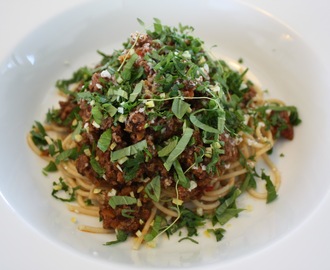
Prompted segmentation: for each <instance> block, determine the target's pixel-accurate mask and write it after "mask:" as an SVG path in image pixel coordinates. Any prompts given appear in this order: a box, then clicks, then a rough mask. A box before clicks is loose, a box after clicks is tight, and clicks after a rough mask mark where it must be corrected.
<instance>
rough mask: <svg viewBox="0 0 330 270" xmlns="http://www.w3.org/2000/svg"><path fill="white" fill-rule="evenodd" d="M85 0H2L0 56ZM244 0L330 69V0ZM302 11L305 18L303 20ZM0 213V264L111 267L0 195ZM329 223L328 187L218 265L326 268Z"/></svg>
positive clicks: (9, 266)
mask: <svg viewBox="0 0 330 270" xmlns="http://www.w3.org/2000/svg"><path fill="white" fill-rule="evenodd" d="M178 1H179V0H178ZM201 1H202V0H201ZM83 2H86V0H57V1H51V0H10V1H7V0H0V37H1V41H0V61H2V60H3V59H4V58H5V57H6V56H7V55H8V54H9V53H10V52H11V49H12V48H13V47H14V46H15V45H16V44H17V43H19V42H20V41H21V40H22V39H23V38H24V37H25V36H27V35H28V34H29V33H30V32H31V31H33V30H34V29H36V28H37V27H38V26H39V25H40V24H42V23H44V22H45V21H47V20H48V19H49V18H52V17H54V16H56V15H57V14H60V13H61V12H63V11H65V10H67V9H69V8H71V7H74V6H75V5H78V4H80V3H83ZM242 2H246V3H248V4H251V5H254V6H257V7H259V8H260V9H263V10H264V11H265V12H268V13H269V14H270V15H272V16H274V17H276V18H278V19H279V20H281V21H282V22H284V23H285V24H287V25H288V26H290V27H291V28H292V29H293V30H294V31H296V32H297V33H298V34H299V35H300V36H303V37H304V40H305V41H307V42H308V45H309V46H310V47H311V48H312V50H313V51H315V52H316V53H317V54H319V56H320V57H322V59H323V61H324V64H325V66H326V67H327V69H328V70H329V71H330V50H329V48H330V38H329V36H330V34H329V25H330V15H329V13H330V3H329V2H328V1H327V0H314V1H307V0H306V1H301V0H268V1H265V0H245V1H242ZM295 14H299V16H295ZM311 14H314V16H313V18H317V20H310V19H309V18H310V17H311V16H310V15H311ZM315 14H316V16H315ZM303 17H304V18H305V19H303V20H302V19H301V18H303ZM297 18H298V19H297ZM0 91H1V90H0ZM329 150H330V149H329ZM325 177H329V176H325ZM329 180H330V179H329ZM0 181H1V179H0ZM0 215H1V219H0V220H1V221H0V223H1V225H0V226H1V227H0V228H1V229H0V269H3V270H8V269H14V270H17V269H24V268H27V269H34V270H38V269H48V270H52V269H63V270H65V269H81V270H84V269H89V270H90V269H100V270H102V269H109V268H108V267H107V266H106V265H104V264H99V263H97V262H95V261H91V260H89V259H85V258H81V257H80V256H78V255H76V254H71V253H67V252H66V251H64V250H63V249H61V247H59V246H56V245H55V244H53V243H52V242H50V241H49V240H47V239H45V238H43V237H42V236H41V235H40V234H39V233H38V232H37V231H35V230H34V229H33V228H31V227H29V226H28V225H26V223H25V222H24V221H23V220H21V219H20V218H19V217H18V216H17V215H16V214H15V211H14V210H13V209H11V208H10V207H9V206H8V204H7V203H6V202H5V200H4V199H3V198H2V197H1V196H0ZM329 228H330V195H329V193H328V196H327V197H326V198H325V199H324V200H323V202H322V203H321V204H320V206H319V207H318V209H316V210H315V211H314V213H312V214H311V215H310V217H309V219H308V220H306V221H305V222H304V223H303V224H301V226H300V227H299V228H297V229H296V230H295V231H293V232H292V233H291V234H290V235H289V236H287V237H285V238H284V239H281V240H280V241H278V242H277V243H275V244H274V245H272V246H271V247H269V248H267V249H266V250H263V251H260V252H259V253H257V254H254V255H252V256H249V257H247V258H244V259H242V260H240V261H238V262H237V263H234V264H231V265H228V266H226V267H224V268H221V269H228V270H235V269H246V270H248V269H267V270H272V269H274V270H275V269H276V270H278V269H300V270H305V269H317V270H323V269H324V270H326V269H330V260H329V255H330V232H329ZM78 265H79V268H78Z"/></svg>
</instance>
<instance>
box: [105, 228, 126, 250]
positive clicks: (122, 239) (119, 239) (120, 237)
mask: <svg viewBox="0 0 330 270" xmlns="http://www.w3.org/2000/svg"><path fill="white" fill-rule="evenodd" d="M116 237H117V240H115V241H110V242H106V243H105V244H104V245H105V246H111V245H114V244H118V243H122V242H125V241H126V240H127V238H128V233H126V232H124V231H123V230H118V231H117V233H116Z"/></svg>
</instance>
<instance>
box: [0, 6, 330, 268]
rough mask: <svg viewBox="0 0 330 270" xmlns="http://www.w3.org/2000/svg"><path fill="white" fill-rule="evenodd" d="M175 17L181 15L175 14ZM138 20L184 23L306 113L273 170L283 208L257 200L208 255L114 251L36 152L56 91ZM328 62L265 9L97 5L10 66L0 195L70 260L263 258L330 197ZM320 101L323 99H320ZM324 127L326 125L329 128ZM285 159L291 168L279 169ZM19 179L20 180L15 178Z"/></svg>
mask: <svg viewBox="0 0 330 270" xmlns="http://www.w3.org/2000/svg"><path fill="white" fill-rule="evenodd" d="M174 7H175V8H174ZM136 18H140V19H142V20H143V21H145V22H146V25H148V24H152V22H153V20H152V18H159V19H160V20H161V21H162V22H163V23H164V24H168V25H172V26H177V25H178V23H179V22H181V23H183V24H186V25H191V26H193V27H194V28H195V35H196V36H199V37H201V39H203V40H204V41H205V45H206V48H211V47H212V46H213V45H217V47H215V48H212V49H211V50H212V52H213V54H214V55H216V56H217V57H222V58H224V59H226V60H227V61H229V62H231V63H233V64H235V63H236V62H237V60H238V59H239V58H243V59H244V65H245V66H247V67H249V69H250V76H251V77H253V78H255V80H256V82H257V83H258V84H260V85H261V87H262V88H264V89H268V90H269V92H270V96H271V97H277V98H280V99H282V100H284V101H285V102H286V103H288V104H292V105H295V106H297V107H298V109H299V111H300V114H301V118H302V120H303V123H302V125H301V126H299V127H298V128H297V129H296V135H295V136H296V137H295V139H294V141H293V142H290V143H289V142H280V143H279V144H278V146H277V147H276V149H275V151H274V153H273V156H272V158H273V159H274V161H275V162H276V164H277V165H278V167H279V169H280V171H281V175H282V186H281V189H280V191H279V198H278V200H276V201H275V202H273V203H272V204H269V205H266V204H265V202H263V201H256V200H253V199H251V198H249V197H248V196H244V197H243V198H242V199H240V202H239V203H240V205H241V206H242V207H244V206H248V208H249V209H252V211H245V212H243V213H241V214H240V217H239V218H238V219H235V220H233V221H231V222H230V224H229V225H227V226H226V230H227V232H226V234H225V237H224V239H223V240H222V241H221V242H218V243H217V242H215V240H214V239H213V238H207V237H205V235H204V234H203V232H201V233H200V237H199V238H198V241H199V244H198V245H196V244H193V243H191V242H180V243H178V242H177V238H175V237H173V238H171V239H170V240H168V241H167V240H165V239H162V240H161V241H160V243H159V245H158V247H157V248H154V249H151V248H146V247H143V248H141V250H139V251H132V249H131V243H130V242H127V243H124V244H120V245H115V246H111V247H110V246H103V243H104V242H106V241H109V238H108V236H104V235H94V234H86V233H82V232H80V231H78V230H77V228H76V224H74V223H72V222H71V221H70V219H71V217H73V216H75V217H77V220H78V223H95V222H97V221H95V220H93V219H90V218H85V217H82V216H77V215H74V214H72V213H70V212H68V211H67V210H66V207H65V205H64V204H63V203H61V202H58V201H56V200H54V199H53V198H52V197H51V195H50V193H51V184H52V181H54V180H57V179H56V178H55V177H53V176H51V175H50V176H48V177H45V176H44V175H42V173H41V168H42V167H44V165H45V163H43V162H42V161H41V160H40V159H39V158H38V157H36V156H35V155H34V154H33V153H32V152H31V150H30V149H29V148H28V146H27V144H26V134H27V133H28V132H29V130H30V128H31V126H32V124H33V122H34V120H38V121H43V120H44V115H45V113H46V112H47V109H48V108H49V107H51V106H53V105H55V104H56V101H57V96H56V89H55V87H54V85H55V82H56V80H57V79H61V78H66V77H69V76H70V75H71V74H72V72H73V71H75V70H76V69H77V68H79V67H80V66H83V65H94V64H96V63H97V62H98V60H99V59H100V57H99V56H98V55H97V53H96V50H98V49H99V50H101V51H104V52H107V53H111V51H112V50H113V49H118V48H121V44H122V43H123V42H124V41H126V39H127V38H128V37H129V35H130V34H131V33H132V32H135V31H136V30H139V31H143V29H142V28H141V26H140V25H139V24H138V22H137V20H136ZM321 66H322V65H321V64H320V60H319V59H318V58H317V57H316V56H315V55H314V54H313V52H312V51H311V50H310V49H309V48H308V46H306V45H305V43H304V40H303V39H302V38H301V37H299V36H298V35H296V34H295V33H294V32H293V31H292V30H291V29H290V28H288V27H286V26H285V25H282V24H281V23H280V22H278V21H276V20H275V19H274V18H272V17H271V16H269V15H268V14H266V13H263V12H261V11H259V10H257V9H253V8H251V7H248V6H246V5H244V4H242V3H239V2H235V1H229V0H223V1H188V0H184V1H173V0H167V1H156V2H151V1H150V2H149V1H147V0H142V1H141V0H140V1H133V0H132V1H124V0H122V1H121V0H118V1H93V2H91V3H88V4H84V5H82V6H80V7H78V8H75V9H72V10H70V11H68V12H66V13H64V14H62V15H60V16H58V17H56V18H54V19H52V20H51V21H49V22H48V23H47V24H45V25H42V26H41V27H40V28H38V29H37V30H36V31H35V32H33V33H31V34H30V35H29V36H28V37H27V38H26V39H24V40H23V41H22V42H21V43H20V44H19V45H18V46H17V47H16V48H15V49H14V50H13V52H12V54H11V55H10V57H8V59H7V60H6V61H5V62H3V63H2V64H1V66H0V89H1V92H0V97H1V98H0V108H1V114H0V117H1V123H2V125H3V126H4V127H3V130H4V131H5V133H3V132H2V133H1V135H0V136H1V139H0V149H1V157H0V158H1V160H0V164H1V165H0V166H1V170H0V179H1V181H0V191H1V195H2V196H3V197H4V198H5V200H6V201H7V202H8V204H9V206H10V207H12V208H13V209H14V211H16V213H17V214H18V215H20V216H21V217H22V219H23V220H24V221H25V222H27V223H28V224H29V225H31V226H32V227H34V228H35V229H36V230H37V231H39V232H40V233H41V234H42V235H44V237H46V238H48V239H50V240H51V241H53V242H54V243H56V244H57V245H59V246H62V247H63V248H64V249H67V250H68V251H69V252H75V253H78V254H81V255H82V256H89V257H91V258H94V259H95V260H102V261H103V262H105V263H108V264H109V266H122V267H127V268H128V267H132V268H144V269H145V268H148V267H151V268H153V267H155V268H156V267H157V268H181V267H188V268H202V267H205V266H207V267H209V269H211V268H218V267H220V266H221V265H222V264H228V263H230V262H231V261H233V260H239V259H241V258H243V257H244V256H247V255H250V254H252V253H255V252H258V251H259V250H261V249H264V248H267V247H268V246H270V245H272V244H274V243H275V242H276V241H279V240H280V239H282V238H283V237H285V236H286V235H288V234H290V233H291V232H292V231H293V230H295V229H296V228H297V227H298V226H300V225H301V224H302V223H303V222H304V221H305V220H306V219H307V218H308V217H309V215H310V214H311V213H312V212H313V211H314V210H315V209H316V207H317V206H318V205H319V203H320V202H321V200H322V198H323V197H324V196H325V194H326V192H327V190H328V189H329V185H330V182H329V181H327V179H326V178H325V177H324V176H325V174H326V171H327V170H328V168H327V166H328V164H327V163H326V159H324V158H319V157H324V156H326V155H327V150H328V149H329V140H328V139H327V137H326V136H327V133H328V132H329V130H328V129H326V128H325V127H324V122H323V121H324V119H326V118H327V117H329V116H330V115H329V110H328V109H327V104H326V103H327V100H326V98H324V97H326V96H329V95H328V94H327V93H326V89H327V88H328V86H329V83H328V81H327V76H326V74H325V72H324V70H323V69H322V68H321ZM316 89H317V93H316ZM320 115H322V119H321V118H320ZM281 153H284V155H285V156H284V157H279V156H280V154H281ZM9 168H11V169H9Z"/></svg>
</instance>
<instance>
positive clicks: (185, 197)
mask: <svg viewBox="0 0 330 270" xmlns="http://www.w3.org/2000/svg"><path fill="white" fill-rule="evenodd" d="M194 42H196V41H194ZM191 43H192V41H191V40H190V39H186V40H185V41H184V43H183V44H182V45H181V46H188V47H187V48H189V46H191ZM175 44H176V41H175V40H171V39H169V40H168V42H167V43H166V42H165V45H160V41H159V40H155V39H153V38H151V37H150V36H149V35H137V34H133V35H132V37H131V41H130V44H129V46H130V47H134V53H135V54H132V53H129V52H130V51H129V49H127V50H126V51H124V53H123V54H121V55H119V56H118V57H117V59H113V60H111V61H113V63H117V66H119V67H117V69H118V70H119V69H122V70H123V75H122V77H123V78H121V77H120V78H119V77H118V76H117V75H116V74H110V72H109V71H108V70H106V69H105V68H103V69H101V68H100V69H99V70H98V71H96V72H95V73H94V74H93V75H91V78H90V83H89V85H88V86H87V90H88V91H89V93H90V95H91V96H93V97H97V98H99V101H98V102H99V103H100V104H101V105H100V107H99V108H102V110H103V111H102V110H101V109H99V110H101V112H104V110H107V109H109V110H110V109H111V107H102V106H103V103H102V102H103V101H102V98H103V95H107V94H109V93H107V91H108V90H106V91H105V88H107V87H108V86H107V85H109V84H111V85H113V86H115V87H117V88H116V89H117V90H116V91H118V97H117V99H113V102H117V100H118V99H119V98H121V96H120V95H122V96H123V97H125V95H124V94H125V93H122V94H120V92H119V91H120V90H121V88H118V85H119V84H120V83H121V82H120V80H124V79H126V80H128V79H130V80H133V78H134V76H135V77H138V76H139V78H140V79H139V80H140V81H141V82H142V85H141V86H140V87H141V88H142V90H141V93H140V94H139V98H141V97H142V98H144V99H145V100H148V99H155V98H156V99H157V98H160V95H161V93H160V92H159V89H162V91H164V92H163V93H169V95H168V96H169V98H168V99H165V100H164V102H163V103H162V107H159V104H158V103H157V100H155V101H153V100H151V101H152V102H153V103H152V104H151V105H148V104H147V103H141V102H140V103H139V102H138V99H139V98H137V99H135V100H134V99H133V101H132V104H134V106H132V107H120V106H122V105H121V104H124V103H120V104H119V105H116V106H117V108H116V110H117V112H116V111H115V113H111V111H110V113H109V114H110V115H109V114H108V115H107V117H102V118H101V122H98V123H96V120H95V119H97V118H96V116H95V115H94V114H95V112H93V111H92V108H93V106H94V107H95V104H93V103H92V102H91V101H90V100H89V99H84V98H81V99H74V98H69V100H68V101H61V102H60V110H59V117H60V119H61V120H62V121H63V123H64V122H65V121H67V120H68V119H69V117H70V115H71V114H75V115H76V116H79V118H78V120H79V121H81V123H82V128H83V131H84V132H82V133H81V139H80V141H78V142H77V145H78V152H79V153H80V154H79V156H78V157H77V159H76V161H75V163H76V167H77V171H78V172H79V173H80V174H81V175H83V176H86V177H87V178H88V179H90V181H91V183H92V184H93V185H95V187H100V188H102V189H103V190H105V198H104V204H103V205H101V206H100V218H101V220H102V221H103V226H104V228H107V229H118V230H123V231H125V232H129V233H135V232H136V231H137V230H141V229H142V228H143V226H144V223H145V222H146V221H147V219H148V218H149V216H150V211H151V209H152V207H153V202H152V199H151V198H149V196H148V195H147V193H146V191H145V186H146V185H147V183H149V182H150V180H151V179H152V178H154V177H155V175H159V176H160V179H161V180H160V182H161V188H162V190H164V191H166V192H167V193H169V194H173V196H174V195H175V192H176V191H175V185H176V180H175V170H174V169H173V167H172V169H170V170H167V169H166V168H165V166H164V162H165V160H166V158H164V157H159V156H158V151H159V148H160V145H161V146H162V147H164V146H166V144H165V142H168V140H171V139H173V138H177V140H180V139H181V138H182V136H184V129H183V125H184V124H185V121H184V120H183V118H181V117H176V116H175V113H171V111H172V107H171V106H172V103H173V95H174V94H173V95H172V94H171V91H177V92H179V93H181V95H182V97H184V98H185V102H186V104H188V105H189V106H190V111H192V112H198V111H203V110H205V108H207V106H215V105H214V104H212V105H207V104H206V101H207V100H202V98H201V97H203V96H205V95H208V97H212V96H211V95H209V94H207V92H202V90H201V89H203V88H202V87H203V82H205V81H206V80H210V83H214V82H213V81H212V78H211V77H212V76H215V74H213V75H212V76H211V74H208V72H211V71H209V70H208V67H206V66H205V65H204V67H203V70H204V71H203V73H200V74H199V75H198V76H197V78H195V79H192V78H180V76H178V74H179V75H180V72H181V71H180V70H179V72H178V71H176V69H180V65H181V64H182V63H185V61H186V60H182V59H191V58H192V56H191V54H190V53H189V51H188V49H187V52H185V55H184V56H182V57H183V58H182V59H181V61H183V62H182V63H181V64H180V63H176V66H174V67H171V69H170V68H169V70H168V72H167V73H164V74H163V75H159V74H162V68H163V67H158V66H155V67H153V66H152V65H151V64H150V62H151V60H152V59H153V58H155V59H157V58H160V57H161V56H162V55H166V54H167V53H168V49H167V46H168V48H169V47H170V46H175ZM129 46H128V47H129ZM162 46H163V47H162ZM196 46H197V45H196ZM131 50H132V49H131ZM155 51H157V52H158V54H153V52H155ZM199 53H200V54H202V53H204V52H203V51H200V52H199ZM174 54H175V53H174ZM134 55H135V57H136V58H135V61H134V62H133V63H130V64H131V66H132V70H133V71H134V72H133V71H132V72H131V73H126V74H124V71H125V67H122V65H123V64H124V63H126V62H127V63H129V62H130V60H131V59H133V57H134ZM196 55H197V54H196ZM194 57H197V56H194ZM203 57H204V56H203ZM150 59H151V60H150ZM133 60H134V59H133ZM199 61H205V59H204V58H200V60H199ZM163 65H164V68H165V66H166V65H169V62H164V63H163ZM101 66H102V65H101V64H100V65H99V67H101ZM213 69H215V67H213ZM175 72H177V73H175ZM202 75H203V76H202ZM124 76H125V77H124ZM171 80H172V82H171V83H172V84H171V87H169V88H166V87H167V83H168V82H170V81H171ZM137 82H138V81H135V82H134V85H136V84H137ZM84 87H85V88H86V86H84V85H83V83H81V84H80V85H79V86H78V88H77V89H78V90H77V91H82V92H83V89H84ZM175 87H177V88H178V89H179V91H178V90H177V89H176V88H175ZM207 91H209V90H207ZM205 93H206V94H205ZM239 94H240V93H239V92H237V93H236V95H239ZM256 94H257V92H256V90H255V89H254V88H253V87H250V88H248V89H247V91H245V92H243V94H242V95H241V97H240V98H241V103H240V108H241V109H242V110H244V109H245V108H246V107H247V106H248V104H249V102H250V101H251V100H252V99H253V98H254V97H255V96H256ZM129 98H130V97H126V99H129ZM200 98H201V99H200ZM124 100H125V98H124ZM151 101H150V102H151ZM123 106H124V105H123ZM104 108H106V109H104ZM96 109H97V108H96ZM124 112H127V114H126V115H125V117H124V115H123V114H124ZM93 113H94V114H93ZM121 114H122V115H121ZM121 117H124V118H123V119H121ZM278 117H279V118H280V119H281V120H282V122H284V123H285V124H286V128H284V129H282V130H280V135H281V136H283V137H285V138H288V139H290V140H291V139H293V127H292V124H291V123H290V118H289V114H288V113H287V112H285V111H284V112H280V113H279V114H278ZM216 118H217V116H215V119H216ZM213 120H214V119H209V120H207V121H210V123H212V121H213ZM69 122H70V121H69ZM65 125H66V126H67V127H69V128H70V129H72V128H71V125H72V121H71V122H70V123H66V124H65ZM213 125H214V124H213ZM282 127H283V125H282ZM279 129H280V126H279V125H274V126H272V127H271V130H272V132H273V134H276V133H277V132H279ZM106 130H110V132H111V145H109V146H108V148H107V150H105V151H101V150H100V149H99V148H98V147H96V146H97V144H98V142H99V140H100V137H101V135H102V133H103V132H104V131H106ZM231 133H235V132H234V131H230V132H227V131H223V132H222V134H220V135H219V134H218V135H217V136H218V138H216V141H218V144H219V147H220V148H221V152H219V153H221V154H219V156H218V159H217V160H216V162H213V161H212V157H211V156H207V155H205V151H206V148H207V146H208V147H209V146H210V144H208V145H207V144H205V142H204V141H205V140H206V138H205V137H204V136H205V134H204V133H203V132H202V131H201V129H199V128H194V129H193V134H192V140H193V143H190V144H188V145H187V146H186V147H185V149H184V150H183V151H182V153H181V154H180V155H179V157H178V161H179V163H180V165H181V167H182V170H183V171H184V172H185V176H186V177H187V179H189V180H190V181H194V182H195V183H196V187H194V188H193V189H189V188H185V187H183V186H180V185H179V186H178V187H177V193H178V199H179V200H182V201H190V200H194V199H199V198H200V197H201V196H203V193H204V191H205V190H212V186H211V180H212V178H214V177H217V176H219V175H221V174H222V173H223V171H224V166H225V165H226V164H230V163H232V162H235V161H237V160H238V158H239V150H238V144H239V142H238V140H237V139H236V135H235V134H231ZM211 137H212V136H211ZM213 138H214V136H213ZM144 141H145V143H146V146H147V148H146V149H145V150H144V152H143V162H139V163H138V164H137V165H136V167H134V166H133V165H132V168H131V169H127V170H126V169H125V166H124V165H125V163H124V162H127V161H122V160H111V153H112V152H114V151H117V150H121V149H124V148H127V147H129V146H132V145H135V144H137V143H141V142H144ZM86 145H88V146H90V152H91V153H92V155H93V156H94V158H95V160H96V161H97V162H98V164H99V165H100V167H101V168H102V170H103V171H102V175H100V173H98V172H96V171H95V169H94V168H93V166H92V165H91V153H89V154H88V153H86V152H85V151H84V149H85V148H86ZM196 157H201V158H202V159H201V161H200V162H199V163H198V164H196ZM128 159H131V156H128ZM136 162H137V161H136ZM210 162H213V163H212V166H211V168H210V167H208V165H209V164H210ZM132 171H134V175H133V176H130V178H128V173H132ZM109 194H112V195H109ZM113 194H116V196H133V197H134V198H136V199H137V201H138V204H134V205H118V206H117V207H116V208H113V207H111V206H110V205H109V203H108V201H109V199H110V198H111V196H113ZM123 213H127V214H126V215H125V214H123Z"/></svg>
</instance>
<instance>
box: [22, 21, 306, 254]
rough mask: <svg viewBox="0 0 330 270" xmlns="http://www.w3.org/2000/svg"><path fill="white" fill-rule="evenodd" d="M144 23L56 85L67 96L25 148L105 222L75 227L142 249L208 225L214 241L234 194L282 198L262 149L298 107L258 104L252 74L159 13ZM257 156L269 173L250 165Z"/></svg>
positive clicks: (73, 200) (290, 123)
mask: <svg viewBox="0 0 330 270" xmlns="http://www.w3.org/2000/svg"><path fill="white" fill-rule="evenodd" d="M139 22H140V23H141V24H142V25H144V24H143V22H142V21H140V20H139ZM145 29H146V31H145V33H138V32H136V33H133V34H131V36H130V38H129V39H128V41H127V42H125V43H124V44H123V48H122V49H120V50H115V51H114V52H113V53H112V54H110V55H107V54H105V53H103V52H99V54H100V55H101V58H102V59H101V61H100V62H99V64H98V65H97V66H95V67H92V68H90V67H82V68H80V69H79V70H77V71H76V72H75V73H74V74H73V76H72V78H70V79H64V80H59V81H57V83H56V86H57V88H58V89H59V92H60V94H61V95H62V96H63V97H64V99H61V101H59V106H58V107H57V108H51V109H49V111H48V112H47V114H46V120H45V122H43V123H41V122H38V121H36V122H35V124H34V125H33V127H32V129H31V131H30V133H29V134H28V143H29V146H30V147H31V149H32V150H33V151H34V152H35V153H36V154H38V155H39V156H40V157H42V158H43V159H45V160H46V161H47V166H45V167H44V168H43V172H44V174H47V175H48V174H50V173H51V172H55V171H58V172H59V173H60V175H61V176H60V178H59V179H57V180H56V181H54V182H53V187H52V195H53V196H54V197H55V198H57V199H59V200H62V201H65V202H67V203H68V204H67V205H68V208H69V210H70V211H74V212H76V213H81V214H86V215H91V216H95V217H96V218H99V219H100V221H101V222H102V225H101V226H100V227H91V226H88V225H80V226H79V229H80V230H82V231H88V232H94V233H114V234H115V235H116V240H114V241H108V242H106V243H105V244H106V245H111V244H115V243H118V242H123V241H125V240H126V239H127V238H130V237H134V238H135V240H134V246H133V248H135V249H137V248H139V246H140V245H141V244H142V243H143V242H145V243H147V244H149V245H154V244H155V242H156V239H157V238H158V237H159V236H160V235H162V234H165V235H168V236H170V235H172V234H174V233H175V232H179V231H185V235H184V236H183V237H182V239H181V240H184V239H189V240H191V241H194V239H193V236H195V235H197V234H198V229H199V228H200V227H202V226H204V224H205V223H206V221H210V222H211V224H212V226H211V227H210V228H209V229H208V231H209V232H210V233H212V234H214V235H215V237H216V240H217V241H219V240H221V238H222V237H223V235H224V233H225V229H224V228H223V225H224V224H226V223H227V222H228V220H230V219H231V218H235V217H238V215H239V213H240V212H241V211H243V210H244V209H242V208H239V207H238V206H237V204H236V199H237V198H238V196H240V194H242V193H244V192H248V193H249V194H251V196H253V197H256V198H260V199H264V200H265V201H266V203H270V202H272V201H274V200H275V199H276V198H277V191H278V189H279V186H280V174H279V172H278V170H277V168H276V166H275V165H274V164H273V162H272V161H271V159H270V157H269V153H270V152H271V150H272V149H273V147H274V144H275V142H276V141H277V140H278V139H280V138H284V139H288V140H292V139H293V137H294V126H295V125H298V124H299V122H300V119H299V116H298V112H297V109H296V107H294V106H287V105H286V104H284V103H283V102H282V101H280V100H277V99H265V98H264V91H261V90H260V89H259V88H258V87H256V86H255V85H254V84H253V82H251V81H250V80H248V79H247V78H246V73H247V70H234V69H233V68H231V67H230V66H229V65H228V64H227V63H226V62H225V61H223V60H218V59H214V57H212V56H211V54H210V53H209V52H208V51H207V50H205V49H204V42H203V41H202V40H201V39H199V38H197V37H194V36H193V35H192V32H193V28H192V27H189V26H183V25H181V24H180V25H179V26H178V27H177V28H176V27H169V26H165V25H163V24H162V23H161V22H160V21H159V20H158V19H155V21H154V24H153V28H152V29H148V28H145ZM259 159H263V160H264V161H265V163H266V164H267V166H268V168H265V169H262V170H257V169H256V163H257V162H258V160H259ZM258 185H262V188H263V190H261V189H260V188H257V186H258Z"/></svg>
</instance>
